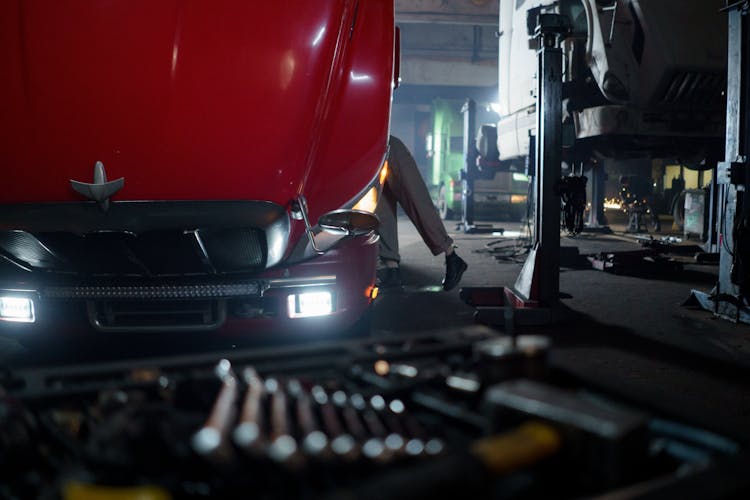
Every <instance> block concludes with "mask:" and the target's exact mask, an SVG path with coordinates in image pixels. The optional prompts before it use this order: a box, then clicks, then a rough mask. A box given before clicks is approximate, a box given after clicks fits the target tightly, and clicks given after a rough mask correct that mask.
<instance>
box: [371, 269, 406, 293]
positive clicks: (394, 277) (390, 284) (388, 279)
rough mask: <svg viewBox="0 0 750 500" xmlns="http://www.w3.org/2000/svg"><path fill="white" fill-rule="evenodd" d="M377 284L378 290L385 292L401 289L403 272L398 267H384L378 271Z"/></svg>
mask: <svg viewBox="0 0 750 500" xmlns="http://www.w3.org/2000/svg"><path fill="white" fill-rule="evenodd" d="M375 284H376V285H377V286H378V288H380V289H383V290H387V289H389V288H398V287H400V286H401V270H400V269H399V268H398V267H384V268H382V269H378V271H377V276H376V278H375Z"/></svg>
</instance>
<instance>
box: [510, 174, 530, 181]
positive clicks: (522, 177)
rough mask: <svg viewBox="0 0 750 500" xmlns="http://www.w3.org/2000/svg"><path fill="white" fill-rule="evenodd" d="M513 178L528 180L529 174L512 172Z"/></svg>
mask: <svg viewBox="0 0 750 500" xmlns="http://www.w3.org/2000/svg"><path fill="white" fill-rule="evenodd" d="M513 180H514V181H518V182H528V181H529V176H528V175H526V174H522V173H520V172H513Z"/></svg>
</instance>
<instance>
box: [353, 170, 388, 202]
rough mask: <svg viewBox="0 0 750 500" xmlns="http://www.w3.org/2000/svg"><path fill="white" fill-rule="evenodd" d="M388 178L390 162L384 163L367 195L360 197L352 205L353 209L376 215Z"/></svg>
mask: <svg viewBox="0 0 750 500" xmlns="http://www.w3.org/2000/svg"><path fill="white" fill-rule="evenodd" d="M387 178H388V160H386V161H384V162H383V166H382V167H381V168H380V172H379V173H378V175H377V177H376V178H375V179H373V182H371V183H370V186H369V189H366V190H365V194H363V195H362V196H360V197H359V199H357V201H356V202H355V203H354V205H352V209H353V210H362V211H363V212H370V213H375V208H376V207H377V206H378V200H379V199H380V193H381V191H382V190H383V184H385V180H386V179H387Z"/></svg>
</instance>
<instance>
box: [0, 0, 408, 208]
mask: <svg viewBox="0 0 750 500" xmlns="http://www.w3.org/2000/svg"><path fill="white" fill-rule="evenodd" d="M393 43H394V42H393V6H392V4H389V3H388V2H382V1H379V0H372V1H365V0H360V1H355V0H326V1H322V2H309V1H302V0H301V1H290V0H285V1H283V2H249V1H246V0H212V1H187V0H172V1H166V0H165V1H153V0H107V1H103V0H81V1H77V2H48V1H41V0H25V1H21V0H18V1H13V0H11V1H7V2H1V3H0V74H2V75H3V77H2V78H0V171H2V178H3V184H4V187H3V189H2V191H1V193H2V194H0V203H19V202H53V201H76V200H83V199H84V198H83V197H82V196H81V195H79V194H78V193H76V192H75V191H73V189H72V188H71V186H70V182H69V180H70V179H75V180H79V181H83V182H93V167H94V164H95V162H97V161H101V162H102V163H103V164H104V167H105V170H106V174H107V177H108V179H109V180H113V179H115V178H119V177H124V178H125V183H124V187H123V189H122V190H120V191H119V192H118V193H117V194H116V195H115V196H114V197H113V201H115V202H116V201H118V200H253V199H255V200H268V201H272V202H275V203H279V204H281V205H287V204H288V202H289V201H290V200H291V199H292V198H294V197H295V196H296V195H297V194H299V193H303V194H305V195H306V196H307V198H308V202H309V206H310V209H311V212H312V213H311V215H312V216H313V217H316V216H317V215H320V214H321V213H323V212H325V211H327V210H331V209H334V208H338V207H340V206H341V205H342V204H343V203H345V202H346V201H348V200H350V199H351V198H352V197H353V196H354V195H356V194H357V193H358V192H359V191H360V190H361V189H362V188H364V187H365V185H366V183H367V182H368V181H369V180H370V179H372V178H373V177H374V176H375V174H376V172H377V169H378V168H379V166H380V164H381V162H382V159H383V155H384V153H385V151H386V143H387V135H388V119H389V110H390V98H391V89H392V85H391V82H392V74H393V73H392V72H393ZM313 220H315V219H313Z"/></svg>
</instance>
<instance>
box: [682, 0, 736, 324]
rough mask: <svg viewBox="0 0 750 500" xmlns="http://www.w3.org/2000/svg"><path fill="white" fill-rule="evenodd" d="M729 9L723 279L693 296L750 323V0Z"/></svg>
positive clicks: (721, 206) (721, 182)
mask: <svg viewBox="0 0 750 500" xmlns="http://www.w3.org/2000/svg"><path fill="white" fill-rule="evenodd" d="M723 10H725V11H727V15H728V28H729V31H728V35H729V37H728V43H727V94H726V95H727V117H726V118H727V119H726V122H727V124H726V127H727V130H726V143H725V161H723V162H719V164H718V166H717V175H716V184H718V187H719V189H718V193H717V194H718V196H717V198H718V200H717V204H716V216H715V220H716V227H717V229H716V231H717V233H718V242H717V245H718V246H719V281H718V283H717V284H716V287H715V288H714V290H713V291H712V293H711V294H710V295H709V294H706V293H704V292H699V291H693V295H694V296H695V297H696V298H697V299H698V302H699V303H700V304H701V305H702V306H703V307H704V308H706V309H708V310H710V311H712V312H713V313H714V314H715V315H717V316H721V317H724V318H727V319H730V320H733V321H744V322H748V323H750V311H749V310H748V307H747V305H746V301H747V297H748V295H749V294H750V227H748V221H750V60H749V59H750V0H741V1H735V2H729V5H728V6H727V7H726V8H724V9H723ZM712 202H713V200H712Z"/></svg>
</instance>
